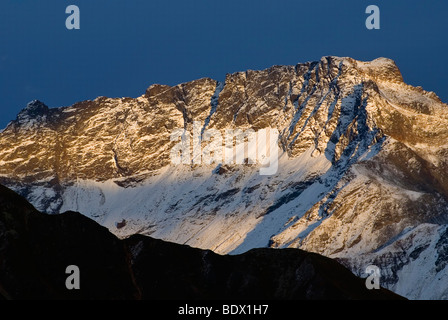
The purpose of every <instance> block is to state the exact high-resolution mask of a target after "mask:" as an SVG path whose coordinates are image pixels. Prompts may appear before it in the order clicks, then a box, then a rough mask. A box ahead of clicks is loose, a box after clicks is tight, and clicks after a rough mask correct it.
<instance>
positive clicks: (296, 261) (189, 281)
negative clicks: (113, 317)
mask: <svg viewBox="0 0 448 320" xmlns="http://www.w3.org/2000/svg"><path fill="white" fill-rule="evenodd" d="M69 265H76V266H78V267H79V269H80V289H79V290H68V289H67V288H66V286H65V282H66V279H67V277H68V276H69V274H66V273H65V270H66V267H67V266H69ZM0 298H2V299H190V300H191V299H400V298H401V297H400V296H398V295H396V294H394V293H392V292H390V291H388V290H386V289H380V290H368V289H367V288H366V287H365V284H364V280H363V279H360V278H358V277H356V276H354V275H353V274H352V273H351V272H350V271H349V270H348V269H346V268H345V267H343V266H342V265H340V264H339V263H337V262H336V261H334V260H332V259H329V258H326V257H323V256H321V255H318V254H315V253H309V252H305V251H302V250H299V249H267V248H264V249H253V250H251V251H249V252H246V253H244V254H241V255H234V256H229V255H226V256H222V255H218V254H215V253H213V252H212V251H208V250H200V249H195V248H191V247H189V246H185V245H179V244H174V243H169V242H165V241H162V240H157V239H153V238H150V237H147V236H142V235H133V236H131V237H129V238H126V239H123V240H120V239H118V238H117V237H116V236H114V235H113V234H112V233H110V232H109V231H108V230H107V229H106V228H105V227H102V226H100V225H99V224H97V223H96V222H94V221H93V220H90V219H89V218H87V217H85V216H83V215H82V214H80V213H77V212H66V213H63V214H58V215H48V214H44V213H41V212H38V211H37V210H36V209H35V208H34V207H33V206H32V205H31V204H29V203H28V202H27V201H26V200H25V198H23V197H21V196H19V195H18V194H16V193H14V192H13V191H11V190H9V189H7V188H6V187H3V186H0Z"/></svg>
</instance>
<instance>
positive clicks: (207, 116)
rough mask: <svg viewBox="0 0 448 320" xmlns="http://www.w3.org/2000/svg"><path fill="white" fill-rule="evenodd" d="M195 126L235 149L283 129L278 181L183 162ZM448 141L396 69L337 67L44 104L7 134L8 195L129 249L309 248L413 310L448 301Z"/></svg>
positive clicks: (2, 165) (446, 116) (4, 179)
mask: <svg viewBox="0 0 448 320" xmlns="http://www.w3.org/2000/svg"><path fill="white" fill-rule="evenodd" d="M195 123H201V125H202V128H201V132H205V131H206V130H217V131H218V132H221V135H222V136H223V137H224V136H225V132H227V131H229V130H242V131H245V132H247V131H248V130H253V131H255V132H257V131H259V130H262V129H275V130H277V131H278V133H279V136H278V141H277V143H276V147H277V148H278V170H277V171H276V173H275V174H272V175H260V174H259V169H260V167H261V164H260V163H258V162H256V163H247V162H245V163H242V164H235V163H230V164H229V163H218V162H214V163H211V164H207V163H201V164H197V163H193V162H192V163H182V164H174V163H173V162H172V161H171V158H170V154H171V151H172V150H173V148H174V147H175V146H176V144H178V143H179V141H178V140H176V139H172V133H173V132H174V131H175V130H177V129H182V130H184V132H193V131H194V124H195ZM447 138H448V106H447V105H446V104H444V103H442V102H441V101H440V99H439V98H438V97H437V95H436V94H435V93H433V92H427V91H425V90H423V89H422V88H420V87H412V86H410V85H407V84H406V83H405V82H404V81H403V77H402V75H401V73H400V71H399V68H398V67H397V65H396V64H395V63H394V62H393V61H392V60H390V59H386V58H379V59H376V60H373V61H370V62H362V61H356V60H354V59H351V58H340V57H323V58H322V59H321V60H319V61H314V62H307V63H300V64H297V65H295V66H273V67H271V68H268V69H266V70H262V71H253V70H248V71H245V72H237V73H233V74H228V75H226V78H225V81H223V82H218V81H215V80H212V79H208V78H204V79H199V80H195V81H191V82H187V83H183V84H179V85H176V86H167V85H159V84H156V85H151V86H150V87H149V88H148V89H147V90H146V92H145V93H144V94H143V95H142V96H140V97H138V98H106V97H98V98H96V99H95V100H92V101H83V102H79V103H76V104H74V105H72V106H69V107H61V108H48V107H47V106H46V105H45V104H44V103H42V102H40V101H32V102H31V103H30V104H28V105H27V106H26V108H25V109H23V110H22V111H21V112H20V113H19V115H18V116H17V119H16V120H14V121H12V122H11V123H9V125H8V126H7V128H5V129H4V130H3V131H2V132H1V133H0V150H1V152H0V183H2V184H4V185H6V186H8V187H10V188H11V189H13V190H15V191H16V192H18V193H19V194H21V195H23V196H24V197H25V198H26V199H28V200H29V201H30V202H31V203H32V204H33V205H34V206H35V207H36V208H38V209H39V210H41V211H44V212H46V213H62V212H65V211H79V212H82V213H83V214H85V215H86V216H88V217H90V218H92V219H94V220H95V221H97V222H98V223H99V224H101V225H103V226H105V227H106V228H108V229H109V230H110V231H111V232H112V233H114V234H115V235H117V236H118V237H121V238H124V237H128V236H130V235H132V234H135V233H139V234H142V235H151V237H154V238H158V239H163V240H168V241H172V242H176V243H179V244H187V245H190V246H192V247H197V248H202V249H209V250H212V251H214V252H216V253H220V254H227V253H230V254H238V253H243V252H246V251H249V250H250V249H253V248H264V247H272V248H300V249H304V250H307V251H311V252H315V253H319V254H322V255H324V256H327V257H330V258H334V259H337V260H338V261H339V262H341V263H342V264H343V265H345V266H346V267H348V268H349V269H350V270H351V271H352V272H353V273H355V274H356V275H362V274H364V272H365V268H366V266H368V265H376V266H377V267H379V268H380V270H381V285H383V286H385V287H386V288H388V289H390V290H392V291H394V292H396V293H398V294H400V295H403V296H405V297H407V298H411V299H448V287H447V286H446V285H445V284H446V283H448V268H447V267H446V266H447V264H448V240H447V237H446V235H447V233H448V202H447V200H448V176H447V172H448V157H447V155H448V143H447V142H446V141H447ZM232 142H233V141H232ZM192 144H194V142H192ZM199 144H200V145H201V146H203V147H204V148H206V145H207V141H206V139H202V141H201V140H199ZM189 147H191V146H189Z"/></svg>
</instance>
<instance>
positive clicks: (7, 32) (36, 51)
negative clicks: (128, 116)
mask: <svg viewBox="0 0 448 320" xmlns="http://www.w3.org/2000/svg"><path fill="white" fill-rule="evenodd" d="M70 4H75V5H77V6H78V7H79V8H80V11H81V29H80V30H67V29H66V28H65V20H66V18H67V17H68V15H67V14H65V8H66V7H67V6H68V5H70ZM370 4H375V5H377V6H379V8H380V9H381V30H367V29H366V27H365V20H366V18H367V14H365V9H366V7H367V6H368V5H370ZM447 12H448V1H446V0H440V1H436V0H434V1H410V0H369V1H365V0H345V1H344V0H340V1H336V0H320V1H319V0H313V1H300V0H275V1H274V0H253V1H249V0H226V1H214V0H188V1H187V0H164V1H162V0H160V1H151V0H141V1H137V0H128V1H123V0H77V1H76V0H72V1H65V0H45V1H36V0H2V1H1V3H0V88H1V89H0V128H4V127H5V126H6V124H7V123H8V122H9V121H10V120H12V119H15V117H16V115H17V113H18V112H19V111H20V110H21V109H22V108H23V107H24V106H25V105H26V103H27V102H29V101H30V100H33V99H39V100H41V101H43V102H45V103H46V104H47V105H48V106H49V107H59V106H68V105H71V104H73V103H75V102H77V101H81V100H87V99H94V98H95V97H97V96H109V97H124V96H127V97H137V96H140V95H141V94H143V93H144V92H145V89H146V88H147V87H148V86H149V85H151V84H153V83H161V84H169V85H175V84H178V83H181V82H186V81H190V80H194V79H198V78H202V77H211V78H214V79H217V80H223V79H224V77H225V74H226V73H232V72H236V71H243V70H247V69H253V70H258V69H265V68H268V67H270V66H272V65H294V64H296V63H298V62H306V61H311V60H318V59H320V58H321V57H322V56H327V55H337V56H350V57H353V58H355V59H358V60H372V59H375V58H377V57H388V58H391V59H394V60H395V61H396V63H397V64H398V66H399V68H400V69H401V71H402V73H403V76H404V79H405V81H406V82H407V83H409V84H412V85H420V86H422V87H423V88H424V89H426V90H429V91H435V92H436V93H437V94H438V95H439V97H441V99H442V100H443V101H445V102H447V101H448V86H447V84H448V81H447V80H446V78H445V75H446V74H448V62H447V60H446V56H447V55H446V52H447V49H448V41H447V38H448V36H447V34H448V33H447V31H448V26H447V23H448V22H444V21H446V14H447Z"/></svg>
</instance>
